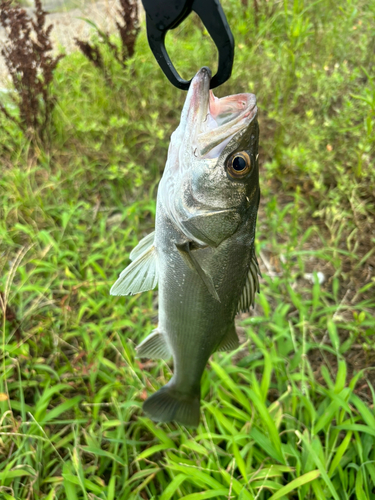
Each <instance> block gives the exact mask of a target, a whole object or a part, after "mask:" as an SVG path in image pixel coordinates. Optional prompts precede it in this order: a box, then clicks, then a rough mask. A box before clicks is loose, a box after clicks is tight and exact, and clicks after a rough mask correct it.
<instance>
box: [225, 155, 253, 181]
mask: <svg viewBox="0 0 375 500" xmlns="http://www.w3.org/2000/svg"><path fill="white" fill-rule="evenodd" d="M251 167H252V165H251V159H250V156H249V155H248V153H246V151H241V152H240V153H234V154H232V155H231V156H230V157H229V158H228V160H227V171H228V173H229V175H230V176H231V177H233V178H236V179H241V178H242V177H245V175H247V174H248V173H249V172H250V170H251Z"/></svg>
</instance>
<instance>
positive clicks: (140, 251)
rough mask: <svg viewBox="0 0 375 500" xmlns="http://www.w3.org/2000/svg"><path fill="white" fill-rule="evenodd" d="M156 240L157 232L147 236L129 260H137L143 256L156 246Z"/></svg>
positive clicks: (132, 252)
mask: <svg viewBox="0 0 375 500" xmlns="http://www.w3.org/2000/svg"><path fill="white" fill-rule="evenodd" d="M154 239H155V231H153V232H152V233H150V234H148V235H147V236H145V237H144V238H143V239H142V240H141V241H140V242H139V243H138V245H137V246H136V247H134V248H133V250H132V251H131V252H130V255H129V259H130V260H136V259H138V257H139V256H140V255H142V254H143V252H145V251H146V250H149V249H150V248H151V247H152V245H153V244H154Z"/></svg>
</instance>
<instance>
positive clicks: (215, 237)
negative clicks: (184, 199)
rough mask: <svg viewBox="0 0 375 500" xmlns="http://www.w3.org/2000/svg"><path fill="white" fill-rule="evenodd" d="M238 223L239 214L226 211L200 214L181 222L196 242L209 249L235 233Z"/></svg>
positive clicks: (234, 211) (231, 210)
mask: <svg viewBox="0 0 375 500" xmlns="http://www.w3.org/2000/svg"><path fill="white" fill-rule="evenodd" d="M240 221H241V217H240V215H239V213H238V212H237V211H236V210H233V209H228V210H216V211H213V212H201V213H200V214H198V215H193V216H192V217H190V218H189V219H187V220H185V221H182V225H183V226H184V227H185V228H186V229H187V230H188V231H189V233H190V234H192V235H193V236H194V237H195V238H197V239H198V240H200V241H203V242H204V243H207V245H209V246H211V247H217V246H219V245H220V243H221V242H222V241H224V240H225V239H227V238H229V236H232V234H234V233H235V232H236V230H237V228H238V226H239V224H240Z"/></svg>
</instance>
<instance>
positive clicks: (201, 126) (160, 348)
mask: <svg viewBox="0 0 375 500" xmlns="http://www.w3.org/2000/svg"><path fill="white" fill-rule="evenodd" d="M210 77H211V73H210V71H209V70H208V68H202V69H201V70H199V71H198V73H197V74H196V76H195V77H194V79H193V80H192V83H191V86H190V89H189V92H188V94H187V97H186V101H185V105H184V108H183V111H182V114H181V121H180V125H179V127H178V129H177V130H176V131H175V132H174V133H173V134H172V137H171V143H170V147H169V150H168V159H167V163H166V166H165V170H164V173H163V176H162V179H161V182H160V184H159V188H158V196H157V208H156V222H155V233H153V234H152V235H148V236H147V237H146V238H144V239H143V240H142V241H141V242H140V243H139V244H138V246H137V247H136V248H135V249H134V250H133V251H132V253H131V258H132V260H133V262H132V263H131V264H130V265H129V266H128V267H127V268H126V269H125V270H124V271H123V272H122V273H121V275H120V277H119V279H118V280H117V282H116V283H115V284H114V285H113V287H112V289H111V293H112V294H113V295H128V294H134V293H138V292H142V291H145V290H149V289H152V288H154V287H155V286H156V283H158V286H159V323H158V326H157V328H156V329H155V330H154V331H153V332H152V333H151V334H150V335H149V336H148V337H147V338H146V339H145V340H144V341H143V342H142V343H141V344H140V345H139V346H138V348H137V353H138V355H139V356H140V357H150V358H164V359H168V358H170V357H173V376H172V378H171V379H170V380H169V382H168V383H167V384H166V385H165V386H164V387H162V388H161V389H159V390H158V391H157V392H156V393H155V394H152V395H151V396H150V397H149V398H148V399H147V400H146V401H145V402H144V405H143V409H144V411H145V413H146V414H147V415H148V416H149V417H150V418H152V419H153V420H155V421H159V422H170V421H177V422H179V423H181V424H183V425H187V426H197V425H198V423H199V418H200V381H201V377H202V374H203V371H204V369H205V367H206V365H207V361H208V359H209V357H210V355H211V354H212V353H213V352H215V351H216V350H232V349H235V348H237V347H238V345H239V341H238V337H237V334H236V330H235V323H234V319H235V315H236V313H237V312H238V311H239V310H241V311H243V310H248V309H249V308H250V306H251V305H252V304H253V303H254V295H255V293H256V291H259V281H258V274H259V267H258V263H257V261H256V257H255V251H254V240H255V227H256V218H257V211H258V206H259V199H260V189H259V172H258V137H259V129H258V123H257V107H256V100H255V96H254V95H253V94H238V95H235V96H228V97H224V98H222V99H218V98H216V97H215V96H214V95H213V94H212V93H210V91H209V83H210ZM211 118H212V119H211Z"/></svg>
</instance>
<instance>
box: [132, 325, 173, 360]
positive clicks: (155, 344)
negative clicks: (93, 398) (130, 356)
mask: <svg viewBox="0 0 375 500" xmlns="http://www.w3.org/2000/svg"><path fill="white" fill-rule="evenodd" d="M136 350H137V357H138V358H151V359H169V358H170V357H171V356H172V353H171V351H170V349H169V347H168V345H167V343H166V341H165V337H164V335H163V334H162V333H161V332H160V331H159V330H157V329H156V330H154V331H153V332H151V333H150V335H149V336H148V337H146V338H145V340H143V342H141V343H140V344H139V345H138V346H137V348H136Z"/></svg>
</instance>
